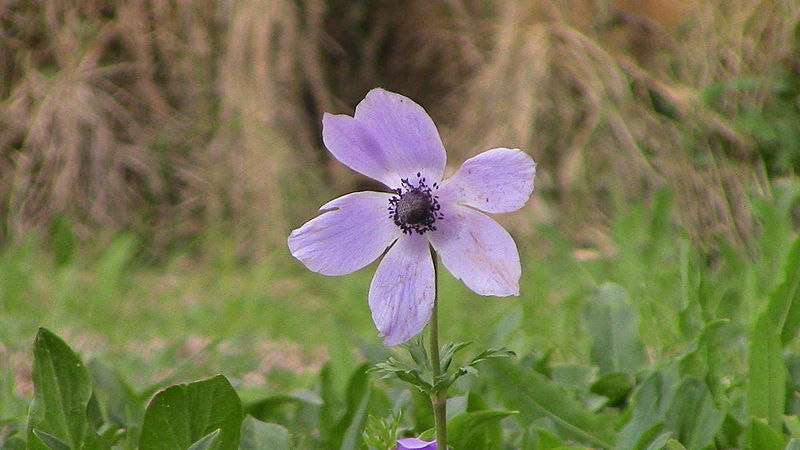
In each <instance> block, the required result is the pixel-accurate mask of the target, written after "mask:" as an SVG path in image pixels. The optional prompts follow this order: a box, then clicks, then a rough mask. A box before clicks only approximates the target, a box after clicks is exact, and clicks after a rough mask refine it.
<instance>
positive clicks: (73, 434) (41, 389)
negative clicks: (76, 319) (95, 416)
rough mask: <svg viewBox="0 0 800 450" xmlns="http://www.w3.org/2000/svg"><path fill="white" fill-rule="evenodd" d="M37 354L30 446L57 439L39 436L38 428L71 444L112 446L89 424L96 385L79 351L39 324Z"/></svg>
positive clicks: (36, 344)
mask: <svg viewBox="0 0 800 450" xmlns="http://www.w3.org/2000/svg"><path fill="white" fill-rule="evenodd" d="M33 354H34V363H33V374H32V376H33V385H34V390H33V401H32V402H31V407H30V410H29V413H28V446H29V448H31V449H34V450H37V449H47V448H48V445H49V444H47V442H55V441H53V440H50V441H47V442H45V441H44V440H42V439H40V438H38V437H36V436H35V435H34V432H33V430H34V429H35V430H37V431H38V432H39V435H40V436H45V435H46V436H51V437H53V438H54V439H57V440H58V441H60V442H63V443H64V444H65V445H67V446H69V447H70V448H74V449H80V448H108V445H106V444H104V443H103V441H102V440H100V437H99V436H98V435H97V433H95V432H94V430H93V429H91V427H90V426H89V422H88V419H87V414H86V412H87V407H88V405H89V400H90V398H91V396H92V387H91V383H90V380H89V373H88V372H87V371H86V367H85V366H84V365H83V362H81V360H80V358H79V357H78V355H76V354H75V352H73V351H72V349H70V348H69V346H68V345H67V344H66V343H65V342H64V341H63V340H61V339H60V338H59V337H58V336H56V335H55V334H53V333H52V332H50V331H49V330H47V329H45V328H39V332H38V333H37V335H36V340H35V342H34V346H33ZM45 439H47V438H45ZM54 445H55V444H54Z"/></svg>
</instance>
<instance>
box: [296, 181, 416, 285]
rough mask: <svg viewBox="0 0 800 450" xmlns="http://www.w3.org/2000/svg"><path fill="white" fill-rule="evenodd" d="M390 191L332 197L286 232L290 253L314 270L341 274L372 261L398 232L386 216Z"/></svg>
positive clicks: (387, 215) (399, 233)
mask: <svg viewBox="0 0 800 450" xmlns="http://www.w3.org/2000/svg"><path fill="white" fill-rule="evenodd" d="M391 197H392V196H391V194H386V193H383V192H355V193H352V194H347V195H344V196H342V197H339V198H337V199H334V200H332V201H330V202H328V203H326V204H325V205H323V206H322V207H321V208H320V210H323V211H327V212H325V213H323V214H322V215H320V216H317V217H316V218H314V219H312V220H310V221H308V222H306V223H305V224H304V225H303V226H302V227H300V228H298V229H296V230H294V231H292V234H291V235H289V251H291V253H292V256H294V257H295V258H297V259H299V260H300V261H301V262H302V263H303V264H305V265H306V267H308V268H309V269H311V270H313V271H314V272H318V273H321V274H323V275H345V274H348V273H350V272H354V271H356V270H358V269H361V268H362V267H364V266H366V265H367V264H369V263H371V262H372V261H375V259H377V258H378V257H379V256H380V255H381V254H382V253H383V252H384V251H385V250H386V248H387V247H388V246H389V245H391V244H392V242H393V241H394V240H395V239H397V237H398V236H400V235H401V234H402V233H401V231H400V229H399V228H397V226H396V225H395V224H394V223H393V222H392V221H391V219H389V213H388V212H387V208H388V206H389V199H390V198H391Z"/></svg>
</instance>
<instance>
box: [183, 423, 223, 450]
mask: <svg viewBox="0 0 800 450" xmlns="http://www.w3.org/2000/svg"><path fill="white" fill-rule="evenodd" d="M217 448H219V428H217V429H216V430H214V431H212V432H211V433H208V434H207V435H205V436H203V437H202V438H201V439H200V440H199V441H197V442H195V443H194V444H192V445H190V446H189V449H188V450H215V449H217Z"/></svg>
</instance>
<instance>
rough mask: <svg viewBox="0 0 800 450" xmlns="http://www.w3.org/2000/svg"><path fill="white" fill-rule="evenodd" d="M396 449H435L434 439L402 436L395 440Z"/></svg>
mask: <svg viewBox="0 0 800 450" xmlns="http://www.w3.org/2000/svg"><path fill="white" fill-rule="evenodd" d="M397 450H436V441H430V442H429V441H423V440H422V439H417V438H403V439H400V440H398V441H397Z"/></svg>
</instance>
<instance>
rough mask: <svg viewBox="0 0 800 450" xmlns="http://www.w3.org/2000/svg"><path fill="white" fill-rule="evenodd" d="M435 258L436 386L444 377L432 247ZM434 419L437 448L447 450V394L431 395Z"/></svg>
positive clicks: (436, 280)
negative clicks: (440, 353)
mask: <svg viewBox="0 0 800 450" xmlns="http://www.w3.org/2000/svg"><path fill="white" fill-rule="evenodd" d="M431 257H433V290H434V291H433V292H434V293H433V311H432V312H431V323H430V330H431V339H430V341H431V351H430V353H431V367H432V368H433V383H434V384H436V382H437V381H439V378H441V376H442V363H441V361H440V360H439V261H438V259H437V258H436V252H435V251H434V250H433V247H431ZM431 404H432V405H433V417H434V421H435V424H436V447H437V448H439V449H441V450H447V393H444V392H443V393H440V394H431Z"/></svg>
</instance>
